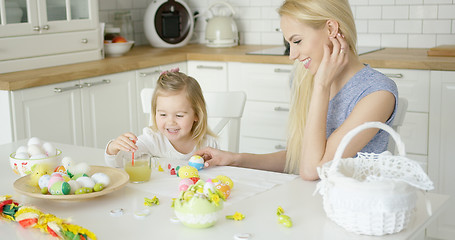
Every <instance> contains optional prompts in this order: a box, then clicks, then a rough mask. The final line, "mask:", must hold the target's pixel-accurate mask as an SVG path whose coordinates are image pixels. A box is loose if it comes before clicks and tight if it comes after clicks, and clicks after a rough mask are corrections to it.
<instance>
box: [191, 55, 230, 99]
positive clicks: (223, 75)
mask: <svg viewBox="0 0 455 240" xmlns="http://www.w3.org/2000/svg"><path fill="white" fill-rule="evenodd" d="M227 67H228V66H227V63H226V62H217V61H188V75H190V76H191V77H193V78H195V79H196V80H197V81H198V82H199V85H201V88H202V91H215V92H216V91H227V90H228V76H227V72H228V70H227Z"/></svg>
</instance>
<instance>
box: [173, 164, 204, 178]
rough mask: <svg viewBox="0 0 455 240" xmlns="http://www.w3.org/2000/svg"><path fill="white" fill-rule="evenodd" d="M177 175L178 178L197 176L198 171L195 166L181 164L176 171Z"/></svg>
mask: <svg viewBox="0 0 455 240" xmlns="http://www.w3.org/2000/svg"><path fill="white" fill-rule="evenodd" d="M178 176H179V177H180V178H192V177H199V172H198V170H197V169H196V168H195V167H191V166H182V167H181V168H180V169H179V171H178Z"/></svg>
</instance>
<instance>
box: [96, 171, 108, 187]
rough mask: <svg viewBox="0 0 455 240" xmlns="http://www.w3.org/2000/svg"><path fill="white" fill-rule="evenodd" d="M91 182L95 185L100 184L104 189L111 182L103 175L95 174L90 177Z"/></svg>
mask: <svg viewBox="0 0 455 240" xmlns="http://www.w3.org/2000/svg"><path fill="white" fill-rule="evenodd" d="M92 180H93V181H94V182H95V184H96V183H101V184H103V185H104V187H107V185H109V183H110V182H111V179H110V178H109V176H108V175H106V174H105V173H95V174H93V175H92Z"/></svg>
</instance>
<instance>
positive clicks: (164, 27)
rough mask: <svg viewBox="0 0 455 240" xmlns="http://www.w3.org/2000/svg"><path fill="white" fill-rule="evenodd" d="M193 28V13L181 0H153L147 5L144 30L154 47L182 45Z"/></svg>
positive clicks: (190, 34)
mask: <svg viewBox="0 0 455 240" xmlns="http://www.w3.org/2000/svg"><path fill="white" fill-rule="evenodd" d="M193 29H194V18H193V14H192V13H191V10H190V8H189V7H188V5H187V4H186V3H185V2H183V1H181V0H168V1H167V0H153V1H152V2H151V3H150V4H149V6H148V7H147V10H146V12H145V16H144V32H145V36H146V38H147V39H148V41H149V42H150V44H151V45H152V46H154V47H164V48H173V47H181V46H184V45H186V44H187V43H188V41H189V40H190V38H191V36H192V35H193Z"/></svg>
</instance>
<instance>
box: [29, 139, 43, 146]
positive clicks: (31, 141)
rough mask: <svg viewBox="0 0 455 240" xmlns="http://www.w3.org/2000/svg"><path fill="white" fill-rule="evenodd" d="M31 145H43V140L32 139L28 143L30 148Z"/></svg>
mask: <svg viewBox="0 0 455 240" xmlns="http://www.w3.org/2000/svg"><path fill="white" fill-rule="evenodd" d="M30 145H41V140H40V139H39V138H37V137H32V138H30V139H29V140H28V142H27V146H29V147H30Z"/></svg>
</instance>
